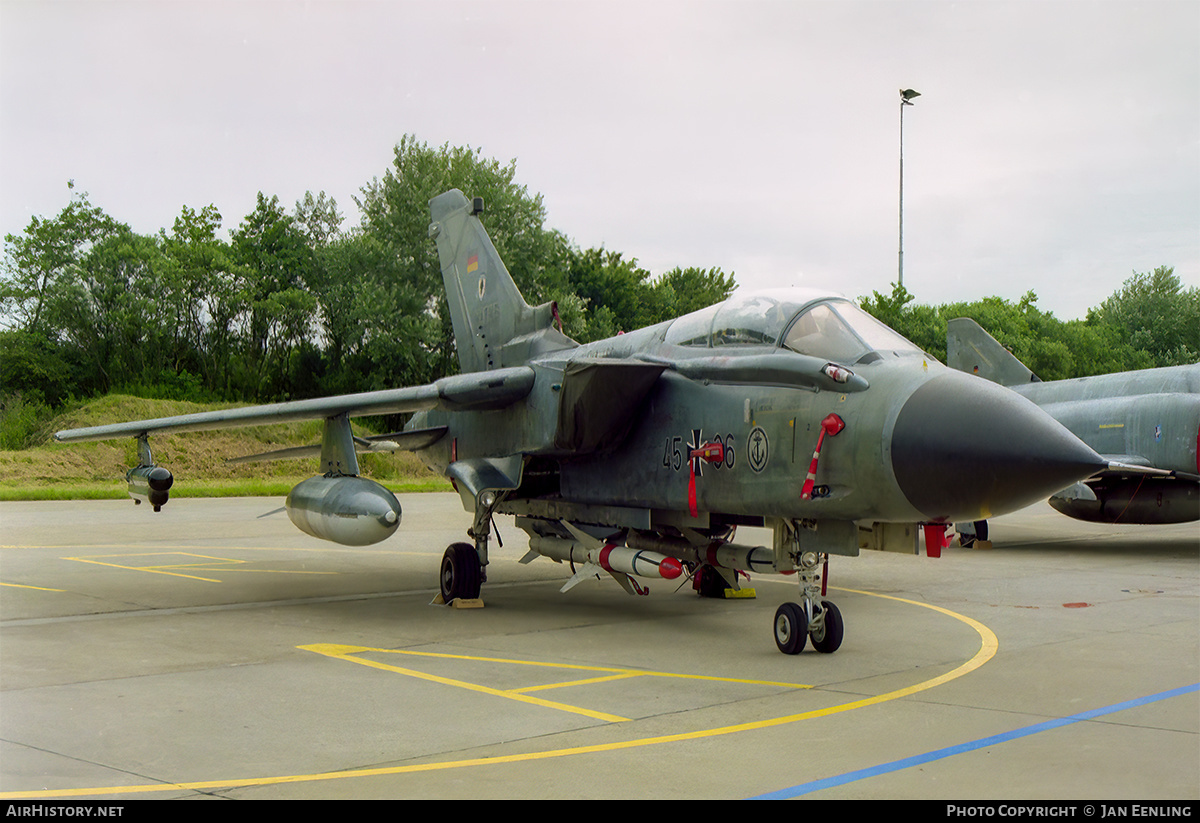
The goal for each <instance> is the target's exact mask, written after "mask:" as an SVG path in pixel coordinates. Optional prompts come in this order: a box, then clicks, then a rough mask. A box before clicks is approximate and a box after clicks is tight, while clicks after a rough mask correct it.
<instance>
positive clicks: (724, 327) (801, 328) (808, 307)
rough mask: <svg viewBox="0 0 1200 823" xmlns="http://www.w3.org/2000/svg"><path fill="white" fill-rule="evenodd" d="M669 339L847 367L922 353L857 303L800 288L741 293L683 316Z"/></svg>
mask: <svg viewBox="0 0 1200 823" xmlns="http://www.w3.org/2000/svg"><path fill="white" fill-rule="evenodd" d="M665 340H666V342H667V343H672V344H674V345H677V346H704V347H708V346H712V347H717V346H744V345H757V346H777V347H783V348H786V349H790V350H791V351H794V352H799V353H800V354H807V355H811V356H813V357H817V358H822V359H825V360H829V361H830V362H834V363H842V364H851V363H856V362H859V361H860V360H862V359H863V358H864V357H865V356H866V355H868V354H870V353H872V352H896V353H904V352H916V353H919V352H920V349H918V348H917V347H916V346H914V345H913V344H912V343H910V342H909V341H908V340H906V339H904V338H903V337H901V336H900V335H899V334H896V332H894V331H892V330H891V329H889V328H888V327H887V326H885V325H884V324H883V323H880V322H879V321H878V320H876V319H875V318H874V317H872V316H871V315H869V314H867V313H866V312H865V311H863V310H862V309H860V308H859V307H858V306H856V305H855V304H854V303H852V302H851V301H849V300H847V299H845V298H843V297H831V296H829V295H827V294H816V293H811V292H805V291H802V290H798V289H789V290H778V291H754V292H746V293H744V294H735V295H734V296H733V297H730V298H729V299H728V300H726V301H725V302H724V303H718V304H717V305H715V306H709V307H708V308H707V309H702V310H701V311H698V312H693V313H692V314H688V315H685V316H683V317H680V318H679V319H678V320H676V321H675V322H674V323H672V324H671V326H670V328H668V329H667V332H666V337H665ZM871 359H878V358H877V357H875V358H871Z"/></svg>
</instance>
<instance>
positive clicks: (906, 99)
mask: <svg viewBox="0 0 1200 823" xmlns="http://www.w3.org/2000/svg"><path fill="white" fill-rule="evenodd" d="M920 96H921V92H919V91H913V90H912V89H900V260H899V263H898V265H899V274H898V277H899V280H898V283H897V285H899V286H900V288H904V107H905V106H911V105H912V104H913V103H912V99H913V98H914V97H920Z"/></svg>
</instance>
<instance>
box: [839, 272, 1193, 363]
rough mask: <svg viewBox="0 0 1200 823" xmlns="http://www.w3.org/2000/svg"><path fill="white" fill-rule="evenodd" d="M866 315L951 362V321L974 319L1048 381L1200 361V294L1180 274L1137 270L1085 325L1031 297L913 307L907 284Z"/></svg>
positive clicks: (872, 304)
mask: <svg viewBox="0 0 1200 823" xmlns="http://www.w3.org/2000/svg"><path fill="white" fill-rule="evenodd" d="M859 302H860V304H861V305H862V307H863V308H864V309H866V310H867V311H868V312H870V313H871V314H873V315H874V316H875V317H877V318H878V319H880V320H882V321H883V322H884V323H886V324H888V325H889V326H891V327H892V328H893V329H895V330H896V331H898V332H900V333H901V334H903V335H904V336H905V337H907V338H908V339H909V340H911V341H913V342H914V343H916V344H917V345H918V346H920V347H921V348H923V349H924V350H925V351H927V352H928V353H930V354H931V355H933V356H934V357H936V358H937V359H938V360H941V361H942V362H945V359H946V322H947V321H948V320H952V319H954V318H956V317H970V318H972V319H973V320H975V321H976V322H977V323H979V325H981V326H983V327H984V328H985V329H987V331H988V332H989V333H990V334H991V335H992V336H993V337H995V338H996V339H997V340H998V341H1000V343H1002V344H1003V345H1004V346H1005V347H1006V348H1008V349H1009V350H1010V351H1011V352H1012V353H1013V354H1014V355H1016V357H1017V359H1018V360H1020V361H1021V362H1023V363H1024V364H1025V365H1026V366H1028V367H1029V368H1030V370H1032V371H1033V373H1034V374H1036V375H1037V376H1038V377H1040V378H1041V379H1043V380H1063V379H1066V378H1069V377H1086V376H1089V375H1093V374H1109V373H1111V372H1118V371H1133V370H1135V369H1147V368H1157V367H1160V366H1177V365H1183V364H1186V363H1195V362H1197V361H1198V360H1200V288H1196V287H1194V286H1193V287H1191V288H1184V287H1183V285H1182V283H1181V282H1180V280H1179V277H1178V276H1177V275H1176V274H1175V271H1174V269H1172V268H1168V267H1165V266H1160V267H1159V268H1157V269H1155V270H1154V271H1152V272H1144V273H1139V272H1134V273H1133V276H1132V277H1130V278H1129V279H1128V280H1126V281H1125V283H1124V285H1123V286H1122V287H1121V289H1120V290H1118V291H1117V292H1116V293H1114V294H1113V295H1112V296H1110V297H1109V298H1108V299H1107V300H1105V301H1104V302H1103V303H1101V304H1100V305H1099V306H1097V307H1095V308H1092V309H1089V310H1088V313H1087V317H1086V318H1084V319H1083V320H1066V321H1063V320H1059V319H1058V318H1056V317H1055V316H1054V315H1053V314H1051V313H1049V312H1043V311H1042V310H1041V309H1039V308H1038V307H1037V295H1036V294H1034V293H1033V292H1032V291H1030V292H1028V293H1026V294H1025V296H1024V297H1022V298H1021V299H1020V300H1019V301H1017V302H1016V303H1013V302H1010V301H1008V300H1004V299H1001V298H999V297H987V298H984V299H982V300H976V301H974V302H972V303H946V304H943V305H940V306H928V305H920V304H916V303H915V302H914V298H913V295H911V294H910V293H909V292H908V291H907V290H906V289H905V288H904V287H903V286H900V285H897V284H894V283H893V284H892V293H891V294H890V295H883V294H881V293H879V292H875V293H874V294H873V295H872V296H871V297H868V298H860V300H859Z"/></svg>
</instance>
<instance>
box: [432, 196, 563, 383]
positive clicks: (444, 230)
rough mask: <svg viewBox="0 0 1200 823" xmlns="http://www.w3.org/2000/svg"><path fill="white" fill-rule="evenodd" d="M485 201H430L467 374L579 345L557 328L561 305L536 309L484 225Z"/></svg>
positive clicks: (453, 198)
mask: <svg viewBox="0 0 1200 823" xmlns="http://www.w3.org/2000/svg"><path fill="white" fill-rule="evenodd" d="M482 211H483V201H482V200H481V199H480V198H476V199H475V201H474V202H473V203H469V202H468V201H467V198H466V196H465V195H464V194H463V193H462V192H461V191H459V190H458V189H451V190H450V191H448V192H445V193H444V194H439V195H438V196H437V197H435V198H433V199H432V200H430V201H429V213H430V217H431V218H432V221H433V222H432V223H431V224H430V226H429V236H430V237H433V238H435V239H436V240H437V250H438V259H439V260H440V262H441V266H442V279H443V280H444V281H445V284H446V301H447V303H448V304H449V307H450V319H451V322H452V323H453V325H454V340H455V343H456V344H457V347H458V362H459V365H460V366H461V368H462V371H463V372H476V371H488V370H491V369H499V368H504V367H506V366H514V365H520V364H522V363H525V362H527V361H528V360H529V358H530V357H532V356H533V355H535V354H540V353H542V352H544V351H553V350H555V349H562V348H570V347H573V346H575V345H576V344H575V342H574V341H572V340H571V339H570V338H568V337H566V336H564V335H562V334H561V333H559V332H558V331H557V330H555V329H553V328H552V326H553V324H554V321H555V319H556V317H557V313H558V310H557V306H556V305H555V304H554V303H546V304H544V305H541V306H538V307H536V308H534V307H531V306H530V305H529V304H528V303H526V302H525V298H524V297H522V296H521V292H520V291H519V290H518V289H517V284H516V283H514V282H513V279H512V276H511V275H510V274H509V273H508V269H507V268H505V266H504V261H503V260H501V259H500V255H499V254H497V252H496V247H495V246H493V245H492V241H491V238H489V237H488V235H487V232H486V231H484V228H483V224H482V223H480V222H479V214H480V213H481V212H482Z"/></svg>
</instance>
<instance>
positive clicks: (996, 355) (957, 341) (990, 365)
mask: <svg viewBox="0 0 1200 823" xmlns="http://www.w3.org/2000/svg"><path fill="white" fill-rule="evenodd" d="M946 365H947V366H949V367H950V368H952V369H956V370H958V371H962V372H966V373H967V374H977V375H979V376H980V377H982V378H984V379H986V380H991V381H992V382H993V383H999V384H1000V385H1001V386H1024V385H1025V384H1027V383H1038V382H1040V378H1039V377H1038V376H1037V375H1036V374H1034V373H1033V372H1031V371H1030V370H1029V369H1028V368H1027V367H1026V366H1025V364H1024V363H1022V362H1021V361H1020V360H1018V359H1017V358H1016V357H1014V356H1013V353H1012V352H1010V351H1009V350H1008V349H1006V348H1004V346H1001V345H1000V341H998V340H996V338H994V337H992V336H991V335H990V334H988V333H987V332H986V331H985V330H984V328H983V327H982V326H980V325H979V324H978V323H976V322H975V321H974V320H972V319H971V318H969V317H956V318H955V319H953V320H951V321H949V322H948V323H947V324H946Z"/></svg>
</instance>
